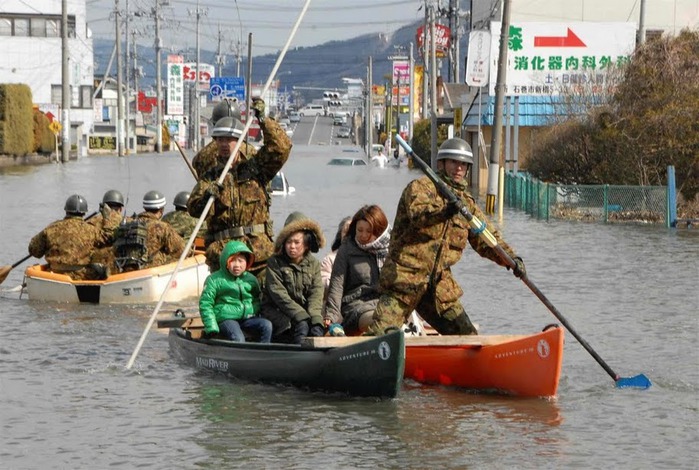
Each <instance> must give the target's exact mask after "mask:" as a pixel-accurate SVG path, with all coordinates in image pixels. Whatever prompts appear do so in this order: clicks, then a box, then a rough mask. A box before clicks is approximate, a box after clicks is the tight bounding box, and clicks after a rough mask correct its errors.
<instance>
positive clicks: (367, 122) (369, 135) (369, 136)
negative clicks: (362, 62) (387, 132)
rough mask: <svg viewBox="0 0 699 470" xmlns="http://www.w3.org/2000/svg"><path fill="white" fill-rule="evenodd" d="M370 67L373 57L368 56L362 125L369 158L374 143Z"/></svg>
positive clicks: (372, 94)
mask: <svg viewBox="0 0 699 470" xmlns="http://www.w3.org/2000/svg"><path fill="white" fill-rule="evenodd" d="M372 67H373V58H372V57H371V56H369V66H368V67H367V79H366V83H367V86H366V89H367V94H366V95H367V99H366V110H365V115H364V126H365V128H366V132H365V133H364V134H365V135H366V149H367V151H366V154H367V155H368V156H369V158H371V157H372V155H371V150H372V147H373V145H372V144H373V143H374V137H373V131H374V129H373V127H374V120H373V116H372V108H373V102H374V87H373V85H372V80H373V78H372V76H371V75H372V73H373V71H372Z"/></svg>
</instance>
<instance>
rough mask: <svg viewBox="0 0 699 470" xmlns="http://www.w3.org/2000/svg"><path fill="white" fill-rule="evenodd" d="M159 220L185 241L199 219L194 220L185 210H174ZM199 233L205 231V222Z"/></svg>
mask: <svg viewBox="0 0 699 470" xmlns="http://www.w3.org/2000/svg"><path fill="white" fill-rule="evenodd" d="M160 220H162V221H163V222H165V223H167V224H170V225H172V228H174V229H175V232H177V233H178V234H179V235H180V236H181V237H182V238H184V239H185V240H187V239H189V236H190V235H192V232H193V231H194V227H195V226H196V225H197V221H198V220H199V219H195V218H194V217H192V216H191V215H189V214H188V213H187V211H186V210H182V209H176V210H174V211H172V212H168V213H167V214H165V215H164V216H163V218H162V219H160ZM201 231H202V233H203V232H205V231H206V222H204V224H203V225H202V226H201Z"/></svg>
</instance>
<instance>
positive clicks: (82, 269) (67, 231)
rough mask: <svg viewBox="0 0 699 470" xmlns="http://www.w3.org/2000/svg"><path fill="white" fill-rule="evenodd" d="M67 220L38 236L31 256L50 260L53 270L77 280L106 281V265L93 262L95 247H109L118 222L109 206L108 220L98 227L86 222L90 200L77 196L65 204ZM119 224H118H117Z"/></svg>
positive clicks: (104, 209) (105, 208)
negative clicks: (85, 217) (88, 201)
mask: <svg viewBox="0 0 699 470" xmlns="http://www.w3.org/2000/svg"><path fill="white" fill-rule="evenodd" d="M64 210H65V213H66V216H65V218H63V219H62V220H58V221H56V222H53V223H52V224H50V225H49V226H48V227H46V228H45V229H43V230H42V231H41V232H39V233H38V234H37V235H35V236H34V237H33V238H32V240H31V242H29V254H30V255H32V256H34V257H35V258H41V257H42V256H43V257H45V258H46V262H47V263H48V265H49V270H50V271H52V272H55V273H60V274H66V275H68V276H70V277H71V279H75V280H85V279H104V278H106V277H107V275H108V272H107V270H106V268H105V266H103V265H99V264H96V263H92V262H91V257H92V255H93V252H94V250H95V248H99V247H104V246H107V245H108V244H109V243H110V242H111V240H112V234H113V232H114V229H115V228H116V225H114V221H116V220H118V219H117V218H115V217H112V216H111V209H110V208H109V206H107V205H104V206H103V207H102V216H103V218H104V220H105V221H106V222H105V223H104V224H102V225H101V228H97V227H95V226H94V225H90V224H89V223H88V222H87V221H85V220H84V219H83V217H84V216H85V213H86V212H87V201H86V200H85V198H83V197H82V196H80V195H79V194H73V195H72V196H70V197H69V198H68V199H67V200H66V203H65V206H64ZM116 224H117V225H118V222H116Z"/></svg>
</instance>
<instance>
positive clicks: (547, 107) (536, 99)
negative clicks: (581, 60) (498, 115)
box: [464, 94, 570, 127]
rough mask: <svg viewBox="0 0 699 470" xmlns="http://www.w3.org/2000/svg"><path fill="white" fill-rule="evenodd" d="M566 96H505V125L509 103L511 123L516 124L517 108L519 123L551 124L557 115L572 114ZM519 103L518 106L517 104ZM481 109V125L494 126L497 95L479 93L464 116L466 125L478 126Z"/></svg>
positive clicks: (527, 124)
mask: <svg viewBox="0 0 699 470" xmlns="http://www.w3.org/2000/svg"><path fill="white" fill-rule="evenodd" d="M564 100H565V97H558V96H518V97H516V99H515V97H509V99H508V98H507V97H506V98H505V103H504V105H505V111H504V114H503V125H506V124H507V122H506V119H507V109H508V103H509V115H510V124H511V125H514V123H515V121H514V119H515V117H514V116H515V109H516V108H517V113H518V119H517V120H518V124H519V125H520V126H523V127H526V126H529V127H541V126H548V125H551V123H552V121H553V120H554V119H556V118H557V117H560V116H564V115H568V114H570V105H569V104H567V103H565V102H564ZM515 104H517V106H515ZM479 105H480V107H479ZM479 109H480V125H481V126H492V125H493V120H494V117H495V116H494V109H495V96H490V95H487V94H483V95H480V94H479V95H478V96H476V97H475V99H474V100H473V104H472V106H471V108H470V109H469V110H468V112H467V113H466V116H465V117H464V125H465V126H467V127H469V126H473V127H475V126H478V124H479Z"/></svg>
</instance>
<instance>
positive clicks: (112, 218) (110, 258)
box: [88, 209, 130, 272]
mask: <svg viewBox="0 0 699 470" xmlns="http://www.w3.org/2000/svg"><path fill="white" fill-rule="evenodd" d="M129 220H130V219H129V218H124V214H123V209H122V212H117V211H115V210H110V211H109V214H108V216H107V224H106V226H107V227H109V229H111V234H110V235H111V237H110V238H111V242H110V243H108V244H107V245H106V246H104V247H102V248H96V249H95V251H94V252H93V253H92V259H91V262H92V263H100V264H103V265H105V266H107V267H108V268H109V270H110V271H111V272H113V271H114V269H115V267H116V266H115V262H114V250H112V244H113V241H114V236H115V235H116V229H117V227H119V225H120V224H121V223H122V222H129ZM88 223H89V224H90V225H93V226H95V227H97V228H98V229H99V230H102V229H103V228H104V227H105V218H104V216H103V215H102V214H97V215H96V216H94V217H92V218H90V219H89V220H88Z"/></svg>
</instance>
